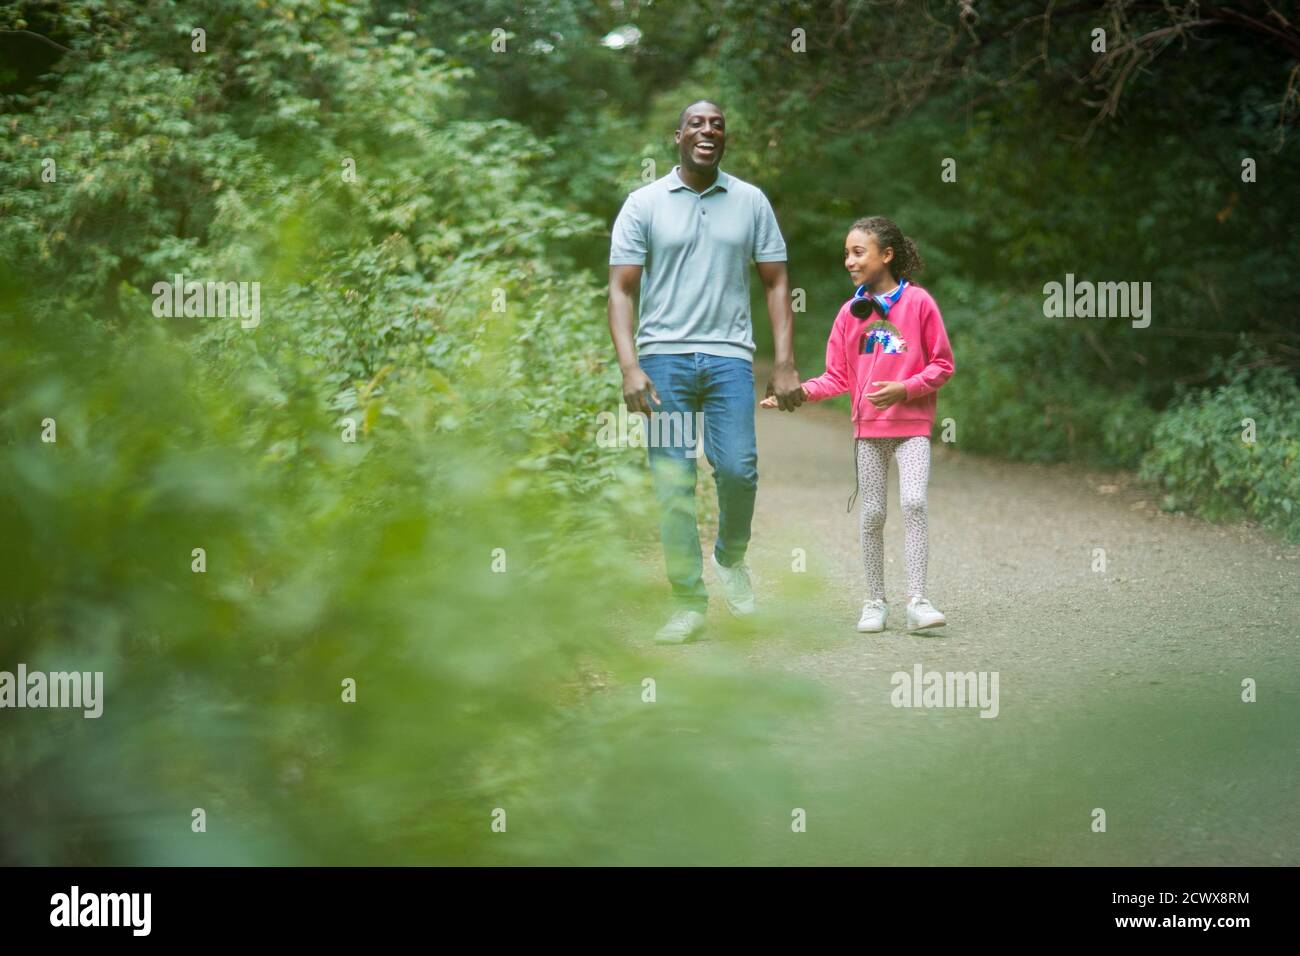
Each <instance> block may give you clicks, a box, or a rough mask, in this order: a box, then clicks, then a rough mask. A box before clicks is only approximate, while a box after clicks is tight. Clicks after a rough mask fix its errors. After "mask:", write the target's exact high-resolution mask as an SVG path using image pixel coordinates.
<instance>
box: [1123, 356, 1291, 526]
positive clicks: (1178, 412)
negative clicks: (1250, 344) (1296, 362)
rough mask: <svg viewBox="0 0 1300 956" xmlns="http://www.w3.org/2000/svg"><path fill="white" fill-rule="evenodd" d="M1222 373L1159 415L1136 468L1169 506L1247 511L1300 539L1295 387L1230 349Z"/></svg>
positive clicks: (1229, 513)
mask: <svg viewBox="0 0 1300 956" xmlns="http://www.w3.org/2000/svg"><path fill="white" fill-rule="evenodd" d="M1226 378H1227V381H1226V382H1225V384H1223V385H1220V386H1217V387H1215V388H1203V389H1195V390H1188V391H1187V392H1186V393H1184V394H1183V395H1182V396H1181V397H1180V398H1179V399H1178V401H1176V402H1175V403H1174V404H1173V405H1172V406H1171V407H1170V408H1169V409H1168V410H1167V411H1166V412H1164V414H1162V415H1161V416H1160V419H1159V421H1158V422H1157V423H1156V426H1155V431H1154V438H1153V440H1154V445H1153V447H1152V449H1151V450H1150V452H1148V453H1147V455H1146V457H1145V458H1144V459H1143V460H1142V469H1141V475H1142V477H1144V478H1147V479H1149V480H1151V481H1155V482H1158V483H1159V485H1160V487H1161V488H1163V489H1164V490H1165V492H1166V496H1165V499H1164V506H1165V507H1166V508H1169V509H1174V508H1185V509H1189V510H1193V511H1196V512H1197V513H1199V514H1203V515H1205V516H1206V517H1208V518H1212V519H1221V518H1242V517H1245V518H1250V519H1253V520H1255V521H1258V522H1260V523H1261V524H1263V525H1265V526H1267V527H1270V528H1275V529H1278V530H1279V531H1281V532H1283V533H1284V534H1286V535H1287V536H1288V537H1289V538H1291V539H1292V540H1300V387H1297V386H1296V383H1295V380H1294V379H1292V378H1291V377H1290V376H1289V375H1288V374H1286V372H1285V371H1284V370H1282V369H1280V368H1278V367H1276V366H1273V365H1266V364H1263V363H1262V361H1261V359H1260V357H1259V356H1258V355H1254V356H1253V357H1250V358H1248V357H1247V355H1246V354H1238V355H1236V356H1234V357H1233V360H1232V361H1231V362H1230V363H1227V369H1226ZM1247 419H1249V421H1247ZM1252 426H1253V427H1252Z"/></svg>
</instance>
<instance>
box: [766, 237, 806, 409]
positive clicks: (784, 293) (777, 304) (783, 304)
mask: <svg viewBox="0 0 1300 956" xmlns="http://www.w3.org/2000/svg"><path fill="white" fill-rule="evenodd" d="M756 264H757V266H758V275H759V278H761V279H762V280H763V288H764V290H765V293H766V296H767V314H768V317H769V318H770V319H771V320H772V343H773V347H774V348H773V350H774V352H775V364H774V365H773V366H772V380H771V381H770V382H768V385H767V394H768V395H775V396H776V401H777V406H778V407H779V408H780V409H781V411H783V412H792V411H794V410H795V409H796V408H798V407H799V406H800V405H802V404H803V402H804V394H803V389H801V388H800V387H799V373H798V371H796V370H795V367H794V312H793V311H791V309H790V279H789V275H788V273H787V271H786V266H785V263H784V262H759V263H756Z"/></svg>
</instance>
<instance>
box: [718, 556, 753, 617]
mask: <svg viewBox="0 0 1300 956" xmlns="http://www.w3.org/2000/svg"><path fill="white" fill-rule="evenodd" d="M711 557H712V559H713V570H714V571H715V572H717V575H718V581H720V582H721V584H722V593H723V596H724V597H726V599H727V610H728V611H730V612H731V614H732V616H733V617H749V615H751V614H753V613H754V610H755V605H754V586H753V585H752V584H751V583H750V581H749V566H748V565H747V564H745V562H744V561H741V562H740V563H739V564H737V565H733V566H732V567H730V568H727V567H723V566H722V565H721V564H719V563H718V556H717V555H716V554H715V555H712V556H711Z"/></svg>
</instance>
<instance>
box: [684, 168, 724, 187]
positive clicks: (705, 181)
mask: <svg viewBox="0 0 1300 956" xmlns="http://www.w3.org/2000/svg"><path fill="white" fill-rule="evenodd" d="M677 175H678V176H680V177H681V180H682V182H684V183H685V184H686V185H687V186H689V187H691V189H694V190H695V191H696V192H697V193H702V192H704V190H706V189H708V188H709V187H710V186H712V185H713V184H714V183H716V182H717V181H718V169H717V167H716V166H715V167H714V168H713V169H711V170H709V171H708V172H707V173H704V172H696V171H695V170H691V169H687V168H686V167H685V166H678V167H677Z"/></svg>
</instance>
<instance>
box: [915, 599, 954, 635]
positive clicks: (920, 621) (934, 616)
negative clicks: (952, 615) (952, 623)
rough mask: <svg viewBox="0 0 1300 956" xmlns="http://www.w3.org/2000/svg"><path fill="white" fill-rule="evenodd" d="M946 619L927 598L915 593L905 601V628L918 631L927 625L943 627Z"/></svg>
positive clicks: (946, 621)
mask: <svg viewBox="0 0 1300 956" xmlns="http://www.w3.org/2000/svg"><path fill="white" fill-rule="evenodd" d="M947 623H948V619H947V618H946V617H944V616H943V612H941V611H940V610H939V609H938V608H937V607H935V606H934V605H933V604H931V603H930V602H929V600H928V599H926V598H923V597H921V596H920V595H917V596H916V597H914V598H912V599H911V600H910V601H908V602H907V629H908V630H909V631H919V630H922V629H923V628H927V627H943V626H944V625H945V624H947Z"/></svg>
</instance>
